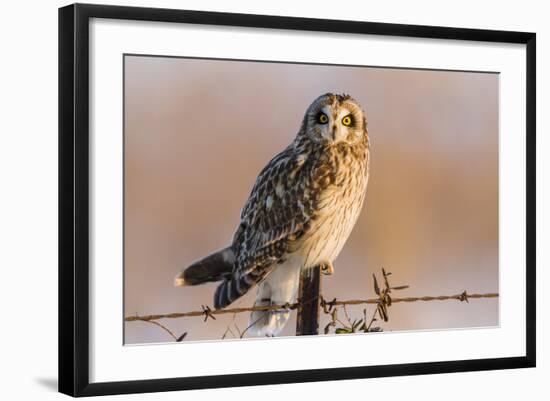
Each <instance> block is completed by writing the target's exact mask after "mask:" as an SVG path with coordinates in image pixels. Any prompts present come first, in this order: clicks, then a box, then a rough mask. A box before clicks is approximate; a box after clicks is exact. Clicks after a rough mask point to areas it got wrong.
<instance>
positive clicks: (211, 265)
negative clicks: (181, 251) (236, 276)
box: [174, 247, 235, 287]
mask: <svg viewBox="0 0 550 401" xmlns="http://www.w3.org/2000/svg"><path fill="white" fill-rule="evenodd" d="M234 263H235V254H234V253H233V250H232V249H231V247H227V248H225V249H222V250H220V251H217V252H214V253H212V254H210V255H208V256H207V257H205V258H203V259H201V260H198V261H196V262H195V263H193V264H192V265H191V266H189V267H188V268H186V269H185V270H183V271H182V272H181V273H179V274H178V275H177V276H176V278H175V279H174V285H175V286H176V287H183V286H185V285H198V284H204V283H209V282H212V281H220V280H225V279H227V278H228V277H230V276H231V274H232V272H233V264H234Z"/></svg>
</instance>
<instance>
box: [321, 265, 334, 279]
mask: <svg viewBox="0 0 550 401" xmlns="http://www.w3.org/2000/svg"><path fill="white" fill-rule="evenodd" d="M321 273H323V274H324V275H326V276H332V275H333V274H334V266H333V265H332V263H324V264H323V265H321Z"/></svg>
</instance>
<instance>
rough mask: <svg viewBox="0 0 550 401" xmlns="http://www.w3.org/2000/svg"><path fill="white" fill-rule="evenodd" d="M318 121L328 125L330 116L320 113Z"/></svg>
mask: <svg viewBox="0 0 550 401" xmlns="http://www.w3.org/2000/svg"><path fill="white" fill-rule="evenodd" d="M317 121H319V123H321V124H326V123H328V116H327V115H326V114H325V113H319V115H318V116H317Z"/></svg>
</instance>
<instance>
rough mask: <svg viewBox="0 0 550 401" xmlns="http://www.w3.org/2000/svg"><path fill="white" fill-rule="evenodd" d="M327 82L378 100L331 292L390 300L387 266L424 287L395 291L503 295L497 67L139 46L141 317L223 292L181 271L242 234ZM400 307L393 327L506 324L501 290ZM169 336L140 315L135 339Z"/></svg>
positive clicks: (136, 130) (133, 192)
mask: <svg viewBox="0 0 550 401" xmlns="http://www.w3.org/2000/svg"><path fill="white" fill-rule="evenodd" d="M326 92H337V93H349V94H351V95H352V96H353V97H354V98H355V99H357V100H358V101H359V103H360V104H361V105H362V106H363V109H364V110H365V112H366V115H367V120H368V127H369V136H370V140H371V169H370V171H371V175H370V179H369V186H368V190H367V196H366V203H365V205H364V207H363V211H362V213H361V215H360V217H359V220H358V222H357V225H356V226H355V229H354V231H353V232H352V234H351V236H350V238H349V239H348V241H347V243H346V245H345V247H344V249H343V251H342V253H341V254H340V256H339V257H338V258H337V260H336V261H335V264H334V265H335V270H336V271H335V274H334V275H333V276H324V277H323V283H322V293H323V295H324V296H325V298H327V299H332V298H334V297H336V298H338V299H340V300H344V299H356V298H371V297H375V294H374V289H373V281H372V274H373V273H376V274H378V275H379V277H380V274H379V273H380V269H381V267H384V268H385V269H386V270H388V271H390V272H392V273H393V275H392V276H391V278H392V284H394V285H401V284H408V285H410V288H409V289H406V290H402V291H399V292H396V293H394V296H420V295H447V294H456V293H461V292H462V291H464V290H468V292H469V293H474V292H498V75H497V74H493V73H473V72H450V71H431V70H407V69H389V68H370V67H342V66H323V65H302V64H282V63H265V62H242V61H222V60H196V59H185V58H164V57H163V58H161V57H141V56H126V57H125V99H124V101H125V133H124V134H125V205H124V206H125V209H124V210H125V266H124V285H125V288H124V297H125V300H124V301H125V302H124V305H125V315H126V316H128V315H135V314H139V315H146V314H157V313H169V312H184V311H191V310H200V309H201V305H212V296H213V292H214V290H215V287H216V284H214V283H212V284H207V285H203V286H197V287H184V288H175V287H173V280H174V277H175V276H176V274H177V273H178V272H180V271H181V270H182V269H183V268H184V267H186V266H187V265H188V264H190V263H191V262H192V261H194V260H196V259H198V258H201V257H203V256H205V255H207V254H209V253H210V252H212V251H215V250H217V249H219V248H222V247H225V246H227V245H229V244H230V242H231V239H232V236H233V233H234V230H235V229H236V227H237V225H238V223H239V215H240V210H241V208H242V206H243V205H244V202H245V201H246V199H247V197H248V195H249V193H250V190H251V188H252V185H253V184H254V181H255V179H256V176H257V174H258V173H259V171H260V170H261V169H262V168H263V166H264V165H265V164H266V163H267V162H268V161H269V160H270V159H271V158H272V157H273V156H274V155H275V154H276V153H278V152H279V151H281V150H282V149H283V148H284V147H286V145H287V144H288V143H290V142H291V141H292V139H293V138H294V136H295V135H296V133H297V131H298V129H299V126H300V123H301V120H302V117H303V115H304V112H305V110H306V108H307V107H308V105H309V104H310V103H311V102H312V101H313V100H314V99H315V98H316V97H317V96H319V95H320V94H323V93H326ZM254 298H255V291H254V290H253V291H251V292H250V293H249V294H247V295H246V296H245V297H243V298H241V299H240V300H239V301H238V302H236V303H235V304H233V305H234V306H251V305H252V304H253V302H254ZM348 310H349V312H350V315H352V316H354V317H358V318H359V317H362V310H363V307H351V308H349V309H348ZM368 310H369V311H372V307H371V308H370V309H368ZM369 313H370V312H369ZM294 315H295V312H293V316H292V319H291V321H290V322H289V323H288V325H287V326H286V328H285V330H284V332H283V333H282V334H283V335H294V332H295V316H294ZM389 316H390V320H389V322H387V323H383V324H381V327H382V328H383V329H384V331H392V330H393V331H397V330H425V329H451V328H462V327H488V326H495V325H498V299H484V300H471V301H470V302H469V303H466V302H459V301H445V302H428V303H420V302H417V303H411V304H408V303H407V304H402V303H400V304H394V305H393V306H392V307H391V308H390V309H389ZM232 319H233V317H232V316H231V315H227V316H226V315H224V316H217V317H216V320H215V321H213V320H210V319H209V321H208V322H207V323H204V322H203V318H201V317H195V318H184V319H171V320H164V321H162V322H161V323H163V324H165V325H166V326H167V327H169V328H170V329H171V330H172V331H174V332H175V333H176V334H181V333H183V332H187V333H188V335H187V337H186V339H185V341H193V340H216V339H220V338H221V337H222V335H223V333H224V332H225V330H226V327H227V326H228V324H230V323H231V322H232ZM328 321H329V319H328V317H326V316H323V317H322V322H321V324H322V327H323V326H324V324H326V323H328ZM247 322H248V314H247V313H242V314H239V315H237V316H236V318H235V321H234V323H236V324H237V325H238V326H239V327H240V328H241V329H244V328H246V326H247ZM229 337H231V335H229ZM167 341H173V340H172V338H171V337H170V336H169V335H168V334H167V333H166V332H165V331H163V330H162V329H160V328H159V327H156V326H154V325H152V324H150V323H146V322H127V323H125V343H126V344H136V343H149V342H167Z"/></svg>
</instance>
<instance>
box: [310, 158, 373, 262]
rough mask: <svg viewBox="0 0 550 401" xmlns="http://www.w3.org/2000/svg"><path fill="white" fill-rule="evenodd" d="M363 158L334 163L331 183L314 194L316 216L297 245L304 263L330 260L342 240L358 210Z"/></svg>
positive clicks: (362, 196)
mask: <svg viewBox="0 0 550 401" xmlns="http://www.w3.org/2000/svg"><path fill="white" fill-rule="evenodd" d="M365 163H367V162H366V161H362V160H357V159H355V160H353V161H351V162H350V163H348V164H345V163H342V164H339V165H337V166H335V171H334V172H333V173H334V183H333V184H332V185H329V186H327V187H326V188H323V189H322V190H321V191H320V192H319V194H318V202H317V211H316V218H315V221H314V223H313V225H312V229H311V231H310V235H308V236H307V237H306V238H305V239H304V242H303V246H302V247H300V248H301V249H300V251H301V253H302V258H303V262H302V265H303V266H306V267H312V266H316V265H318V264H319V263H323V262H332V261H333V260H334V259H336V257H337V256H338V254H339V253H340V251H341V250H342V248H343V247H344V244H345V243H346V241H347V239H348V237H349V235H350V234H351V231H352V230H353V227H354V226H355V223H356V222H357V218H358V216H359V214H360V212H361V209H362V206H363V201H364V199H365V193H366V188H367V182H368V168H367V167H368V166H367V165H366V164H365Z"/></svg>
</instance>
